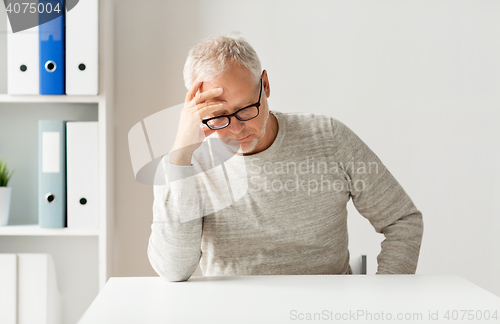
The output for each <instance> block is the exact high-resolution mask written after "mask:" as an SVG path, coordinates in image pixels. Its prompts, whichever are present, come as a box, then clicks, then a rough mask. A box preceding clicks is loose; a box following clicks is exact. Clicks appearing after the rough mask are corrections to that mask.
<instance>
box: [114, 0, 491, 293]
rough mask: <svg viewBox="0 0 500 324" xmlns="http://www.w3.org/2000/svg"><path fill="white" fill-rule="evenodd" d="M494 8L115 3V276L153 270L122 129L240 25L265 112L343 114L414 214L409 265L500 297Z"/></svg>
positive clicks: (361, 244)
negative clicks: (415, 240)
mask: <svg viewBox="0 0 500 324" xmlns="http://www.w3.org/2000/svg"><path fill="white" fill-rule="evenodd" d="M498 17H500V2H499V1H494V0H492V1H483V0H481V1H478V0H472V1H458V0H452V1H436V0H432V1H401V0H399V1H319V0H316V1H297V0H287V1H264V0H262V1H230V0H224V1H222V0H220V1H193V0H190V1H152V0H147V1H140V2H139V1H131V0H130V1H117V4H116V22H115V24H116V26H115V33H116V44H115V46H116V51H115V53H116V61H115V64H116V66H115V73H116V75H115V84H116V121H117V124H116V141H117V147H116V158H117V159H116V161H117V165H116V172H117V174H116V189H117V190H116V191H117V197H116V201H117V206H116V212H117V219H116V225H117V227H116V239H117V242H116V260H115V261H116V262H115V275H116V276H147V275H156V274H155V272H154V271H153V270H152V269H151V267H150V265H149V262H148V259H147V255H146V249H147V243H148V238H149V235H150V231H151V229H150V225H151V221H152V209H151V205H152V201H153V198H152V188H151V187H148V186H144V185H141V184H138V183H136V182H135V180H134V177H133V173H132V167H131V163H130V158H129V153H128V146H127V133H128V131H129V129H130V128H131V127H132V126H133V125H134V124H135V123H137V122H138V121H139V120H141V119H143V118H145V117H147V116H149V115H151V114H153V113H155V112H157V111H159V110H162V109H164V108H167V107H170V106H173V105H175V104H179V103H181V102H182V101H183V98H184V96H185V91H186V90H185V88H184V87H183V84H184V83H183V79H182V68H183V65H184V61H185V57H186V55H187V52H188V50H189V49H190V48H191V47H192V46H193V45H195V44H196V43H197V41H199V40H200V39H202V38H204V37H206V36H209V35H211V34H213V33H221V32H229V31H233V30H237V31H240V32H242V33H243V36H244V37H246V38H247V40H248V41H249V42H250V43H251V44H252V45H253V46H254V48H255V49H256V51H257V52H258V54H259V56H260V59H261V61H262V65H263V68H265V69H266V70H267V71H268V74H269V79H270V83H271V97H270V98H269V102H270V107H271V109H275V110H280V111H284V112H294V111H308V112H314V113H318V114H325V115H330V116H333V117H335V118H337V119H339V120H341V121H343V122H344V123H345V124H347V125H348V126H349V127H350V128H351V129H353V130H354V131H355V132H356V133H357V134H358V135H359V136H360V137H361V138H362V139H363V140H364V141H365V142H366V143H367V144H368V145H369V146H370V148H371V149H372V150H373V151H374V152H375V153H376V154H377V155H378V156H379V158H380V159H381V160H382V162H383V163H384V164H385V165H386V166H387V167H388V169H389V170H390V171H391V173H392V174H393V175H394V176H395V177H396V179H397V180H398V181H399V182H400V183H401V185H402V186H403V187H404V189H405V190H406V192H407V193H408V194H409V195H410V197H411V198H412V199H413V201H414V203H415V204H416V205H417V207H418V208H419V209H420V210H421V211H422V213H423V217H424V238H423V243H422V249H421V254H420V261H419V266H418V270H417V273H420V274H426V273H439V274H444V273H455V274H458V275H461V276H463V277H464V278H466V279H468V280H470V281H472V282H474V283H476V284H478V285H480V286H481V287H483V288H485V289H487V290H489V291H491V292H493V293H495V294H497V295H500V276H499V274H500V235H499V233H500V217H499V216H500V202H499V201H500V199H498V198H497V197H499V194H500V172H499V171H498V167H499V166H500V153H499V141H498V138H500V136H499V135H500V130H499V129H498V125H500V91H499V90H498V89H499V88H500V43H499V42H498V39H500V38H499V37H500V20H499V19H498ZM495 198H497V199H495ZM349 211H350V213H349V229H350V251H351V254H352V255H353V256H354V257H357V256H359V255H360V254H368V261H369V269H368V270H369V271H368V273H374V272H375V271H376V256H377V254H378V253H379V251H380V242H381V241H382V240H383V236H382V235H380V234H377V233H375V231H374V230H373V228H372V227H371V225H370V224H369V222H368V221H366V219H364V218H363V217H362V216H360V215H359V214H358V213H357V211H356V210H355V208H354V207H353V206H352V204H351V205H350V207H349ZM195 274H201V273H200V272H197V273H195Z"/></svg>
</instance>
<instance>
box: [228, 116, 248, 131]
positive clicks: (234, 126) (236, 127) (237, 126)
mask: <svg viewBox="0 0 500 324" xmlns="http://www.w3.org/2000/svg"><path fill="white" fill-rule="evenodd" d="M231 118H232V120H231V122H230V123H229V126H227V128H229V131H230V132H231V133H233V134H239V133H241V130H242V129H243V128H244V127H245V124H244V122H242V121H241V120H239V119H238V118H236V117H235V116H231Z"/></svg>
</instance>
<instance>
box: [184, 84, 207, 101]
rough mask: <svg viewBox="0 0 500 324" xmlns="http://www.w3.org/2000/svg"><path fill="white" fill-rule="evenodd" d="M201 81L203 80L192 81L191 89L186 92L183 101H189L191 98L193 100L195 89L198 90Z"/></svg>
mask: <svg viewBox="0 0 500 324" xmlns="http://www.w3.org/2000/svg"><path fill="white" fill-rule="evenodd" d="M202 83H203V81H196V82H195V83H193V85H192V86H191V89H189V91H188V92H187V93H186V98H185V102H190V101H191V100H193V98H194V97H195V95H196V91H198V89H199V88H200V87H201V84H202Z"/></svg>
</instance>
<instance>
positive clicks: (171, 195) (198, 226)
mask: <svg viewBox="0 0 500 324" xmlns="http://www.w3.org/2000/svg"><path fill="white" fill-rule="evenodd" d="M163 165H164V166H165V170H166V172H167V173H169V175H170V180H172V179H174V176H173V174H175V176H176V177H178V179H175V180H176V181H170V182H168V181H167V184H166V185H157V186H154V202H153V224H152V225H151V236H150V238H149V245H148V258H149V261H150V263H151V266H152V267H153V269H154V270H155V271H156V273H158V275H159V276H160V277H161V278H163V279H165V280H168V281H185V280H188V279H189V278H190V277H191V275H192V274H193V273H194V271H195V270H196V267H197V266H198V263H199V260H200V258H201V255H202V253H201V233H202V227H203V218H202V215H201V212H200V205H199V202H198V196H197V191H196V184H195V180H194V177H193V175H194V169H193V167H192V166H175V165H168V163H165V164H163ZM182 215H189V218H192V219H193V220H190V221H187V222H181V220H180V218H181V216H182Z"/></svg>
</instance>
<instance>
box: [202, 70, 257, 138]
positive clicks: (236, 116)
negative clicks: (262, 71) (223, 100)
mask: <svg viewBox="0 0 500 324" xmlns="http://www.w3.org/2000/svg"><path fill="white" fill-rule="evenodd" d="M261 98H262V77H260V93H259V101H258V102H257V103H254V104H252V105H249V106H246V107H243V108H241V109H238V110H237V111H235V112H234V113H232V114H231V115H222V116H216V117H212V118H208V119H203V120H202V121H201V122H202V123H203V124H205V125H207V127H208V128H210V129H211V130H220V129H224V128H226V127H227V126H229V124H231V117H233V116H234V117H235V118H237V119H238V120H241V121H247V120H251V119H254V118H255V117H257V116H259V114H260V109H259V107H260V99H261ZM254 106H255V107H256V108H257V115H255V116H254V117H252V118H248V119H243V118H240V117H238V115H237V114H238V113H239V112H240V111H242V110H243V109H247V108H252V107H254ZM217 118H227V120H228V122H227V125H225V126H223V127H217V128H212V127H211V126H209V125H208V122H209V121H210V120H212V119H217Z"/></svg>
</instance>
